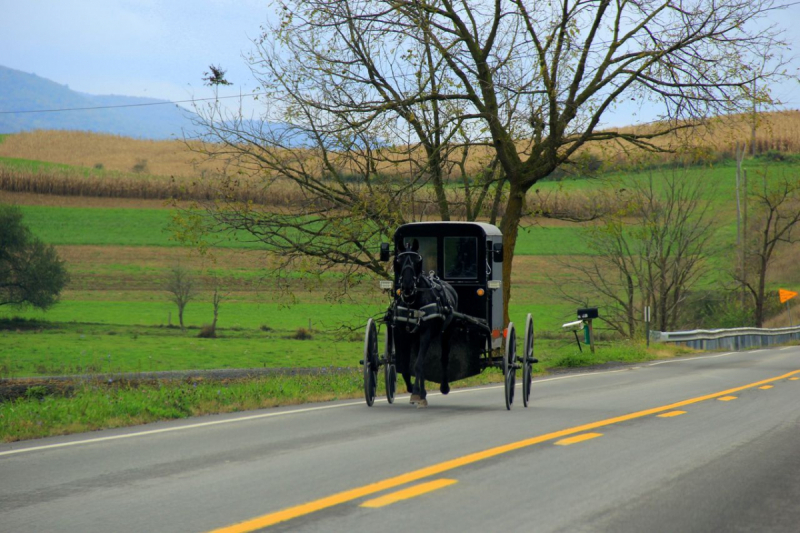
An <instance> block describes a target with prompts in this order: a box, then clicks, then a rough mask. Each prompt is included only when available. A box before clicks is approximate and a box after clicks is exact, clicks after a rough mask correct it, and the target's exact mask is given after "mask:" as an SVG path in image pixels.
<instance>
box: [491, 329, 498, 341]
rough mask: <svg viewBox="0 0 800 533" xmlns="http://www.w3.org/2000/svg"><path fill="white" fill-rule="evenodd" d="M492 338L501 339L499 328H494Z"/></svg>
mask: <svg viewBox="0 0 800 533" xmlns="http://www.w3.org/2000/svg"><path fill="white" fill-rule="evenodd" d="M492 338H493V339H499V338H500V330H499V329H493V330H492Z"/></svg>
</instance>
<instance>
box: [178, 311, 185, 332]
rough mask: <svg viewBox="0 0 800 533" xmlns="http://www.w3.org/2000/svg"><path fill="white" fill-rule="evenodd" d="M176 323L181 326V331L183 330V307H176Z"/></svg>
mask: <svg viewBox="0 0 800 533" xmlns="http://www.w3.org/2000/svg"><path fill="white" fill-rule="evenodd" d="M178 323H179V324H180V325H181V329H185V328H184V327H183V307H178Z"/></svg>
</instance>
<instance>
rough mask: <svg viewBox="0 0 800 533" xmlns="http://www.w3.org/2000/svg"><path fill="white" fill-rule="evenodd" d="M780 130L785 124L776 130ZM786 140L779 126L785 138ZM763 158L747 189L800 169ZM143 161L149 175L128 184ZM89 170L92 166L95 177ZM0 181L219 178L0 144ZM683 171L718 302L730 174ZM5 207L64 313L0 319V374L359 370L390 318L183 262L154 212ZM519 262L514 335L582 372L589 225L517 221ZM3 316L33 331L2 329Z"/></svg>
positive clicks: (649, 173) (219, 267)
mask: <svg viewBox="0 0 800 533" xmlns="http://www.w3.org/2000/svg"><path fill="white" fill-rule="evenodd" d="M794 118H795V117H793V116H792V117H790V119H792V120H793V119H794ZM798 122H800V121H798ZM790 123H791V120H789V119H787V122H786V124H790ZM787 128H788V129H787ZM790 130H791V128H790V127H789V126H784V129H783V130H782V131H783V132H784V133H785V132H786V131H790ZM765 135H766V133H765ZM776 135H777V134H776ZM780 138H782V137H780V136H779V135H778V136H776V137H775V143H773V144H775V145H776V146H777V145H778V144H780V142H779V141H780ZM765 146H766V145H765ZM784 147H786V146H784ZM712 159H713V160H714V161H717V160H718V158H712ZM770 159H780V158H776V157H772V158H763V157H762V158H757V159H752V158H751V159H748V160H746V162H745V166H746V168H747V169H748V171H749V172H750V174H749V176H750V177H751V179H753V180H757V179H760V178H759V177H758V176H759V175H758V172H759V171H760V170H761V169H763V168H765V167H766V165H767V164H769V168H770V172H789V173H798V172H800V163H799V162H797V161H796V160H794V159H793V158H791V157H789V158H788V159H789V160H788V161H782V162H781V161H771V160H770ZM784 159H786V158H784ZM142 162H144V163H145V164H144V169H140V170H142V171H140V172H132V168H133V167H134V166H136V165H137V164H141V163H142ZM99 166H102V168H95V167H99ZM0 168H5V169H11V170H12V171H14V172H20V173H22V174H19V175H20V176H22V178H21V179H26V176H28V175H35V176H39V177H41V178H42V179H43V180H45V181H46V180H47V179H49V177H50V176H56V175H60V176H64V175H68V176H78V177H79V178H80V179H82V180H85V181H86V182H87V183H90V184H91V183H100V182H103V183H105V184H107V185H108V187H111V188H112V189H113V188H115V187H122V184H123V183H124V184H126V185H125V187H128V186H130V187H132V188H135V187H137V185H136V184H137V183H139V184H144V183H154V182H158V183H162V184H163V183H167V182H168V181H169V180H168V178H164V177H163V176H169V175H174V176H183V177H185V179H187V180H188V179H191V177H192V176H197V175H198V174H199V173H202V172H205V171H213V169H212V168H206V170H204V167H203V166H199V165H197V164H196V162H195V161H194V155H193V154H192V153H190V152H187V151H186V150H185V146H183V145H182V144H181V143H176V142H151V141H135V140H132V139H125V138H121V137H115V136H98V135H91V134H83V133H74V132H73V133H65V132H34V133H30V134H20V135H11V136H5V138H4V139H0ZM672 171H673V170H671V169H670V166H669V165H664V164H663V163H659V162H658V161H656V162H652V161H651V162H650V163H648V167H647V168H644V167H638V168H635V167H633V168H632V169H629V170H627V171H625V172H622V171H614V172H605V173H603V172H601V173H600V174H598V175H595V176H594V178H593V179H567V180H563V181H557V182H556V181H549V182H541V183H539V184H537V187H536V188H535V189H534V190H533V191H531V192H530V196H529V202H533V201H534V200H535V196H536V195H537V194H539V195H542V196H544V195H548V194H551V195H552V194H558V195H562V196H563V195H566V196H567V197H569V196H570V195H572V196H573V197H574V198H590V197H591V196H592V195H593V194H596V193H597V192H598V191H601V190H611V191H613V192H614V194H618V195H620V197H624V195H625V193H626V192H625V191H626V190H628V189H629V188H630V184H631V183H633V182H636V181H642V180H647V179H650V178H651V177H654V179H656V182H657V183H658V179H659V176H663V175H664V173H666V172H672ZM678 172H686V173H687V174H688V177H689V179H691V180H696V181H700V182H702V183H704V184H706V185H707V186H708V188H707V192H706V195H707V196H706V197H707V199H709V200H710V201H712V202H713V205H714V213H715V217H716V219H717V221H718V225H719V229H718V231H717V233H716V235H715V238H714V244H713V246H714V254H713V255H712V257H711V258H710V260H709V265H710V267H711V268H710V271H711V275H710V276H709V277H708V278H707V279H706V281H705V285H704V286H705V287H708V288H714V287H716V286H718V285H719V284H720V283H721V282H723V281H725V279H724V278H725V276H726V274H725V272H726V269H727V268H728V266H729V263H730V257H729V250H730V249H731V246H732V245H733V243H734V242H735V238H736V227H735V212H736V206H735V188H734V186H735V166H734V165H733V163H732V162H730V161H725V160H724V159H723V160H722V162H714V163H713V164H700V165H696V166H692V167H690V168H688V169H686V170H679V171H678ZM25 173H28V174H25ZM160 176H161V177H160ZM126 180H127V181H126ZM751 183H752V182H751ZM129 184H130V185H129ZM87 193H88V194H91V188H87V189H86V190H85V191H84V192H81V194H87ZM287 198H288V197H287ZM0 201H6V202H13V203H19V204H20V205H21V206H22V209H23V212H24V216H25V221H26V223H27V224H28V225H29V226H30V228H31V229H32V231H33V232H34V234H36V235H37V236H39V237H40V238H41V239H42V240H44V241H45V242H47V243H50V244H54V245H56V246H57V248H58V250H59V254H60V255H61V256H62V257H63V258H65V260H66V261H67V263H68V268H69V270H70V272H71V275H72V282H71V284H70V286H69V290H68V291H66V292H65V294H64V295H63V298H62V302H61V303H60V304H58V305H56V306H55V307H54V308H53V309H51V310H50V311H48V312H46V313H43V312H40V311H33V310H25V311H19V310H10V309H7V308H5V307H2V308H0V319H3V320H5V322H2V323H0V336H1V337H2V343H0V346H2V347H0V374H3V375H22V374H49V373H60V372H81V371H87V370H89V371H98V372H99V371H103V372H105V371H108V370H114V371H143V370H166V369H178V368H180V369H188V368H214V367H241V366H320V365H323V366H351V367H352V366H357V361H358V359H359V358H360V352H361V349H362V347H361V342H362V339H361V336H362V331H361V329H362V327H363V324H364V322H365V321H366V319H367V318H368V317H370V316H376V315H379V314H380V313H381V312H382V311H383V310H384V309H385V306H386V300H385V296H384V295H382V294H381V293H380V292H379V291H378V290H377V288H376V286H375V285H376V282H375V281H374V280H372V281H366V282H365V283H364V284H363V285H362V286H360V287H357V288H355V289H354V290H353V291H351V293H350V294H349V295H348V297H347V298H346V299H345V300H344V301H343V302H342V303H334V302H331V301H329V300H328V299H327V297H326V290H325V285H326V284H328V285H330V284H332V283H335V281H336V279H337V278H336V274H335V273H331V274H329V275H328V277H327V278H326V279H325V280H324V282H323V283H322V284H319V283H317V284H315V283H314V282H313V280H308V279H301V276H294V277H293V278H292V279H290V280H289V281H288V283H289V284H288V286H287V287H284V289H287V290H288V292H286V291H284V290H283V289H281V290H278V287H277V286H276V278H275V274H274V272H273V270H272V268H273V266H272V265H273V263H272V262H271V260H270V259H269V257H267V256H265V255H264V254H263V249H262V247H261V246H259V245H258V243H254V242H252V239H250V238H249V237H248V236H247V235H244V234H239V235H235V236H226V237H225V238H223V239H222V241H221V242H220V243H219V246H218V247H217V249H216V250H215V254H214V260H213V261H212V260H211V259H208V258H201V257H198V256H196V255H192V254H190V253H189V251H187V250H185V249H183V248H182V247H180V246H178V245H177V243H176V242H174V241H173V240H171V231H170V229H169V221H170V209H168V208H167V207H166V205H165V204H164V203H163V202H162V201H158V200H141V201H133V200H126V199H117V198H106V197H103V198H95V197H92V196H80V195H74V196H71V197H55V196H48V195H42V194H36V195H32V194H20V193H8V192H0ZM286 201H288V202H290V201H291V200H290V199H289V200H286ZM516 252H517V256H516V259H515V262H514V274H513V278H512V282H513V293H512V301H511V303H510V310H511V318H512V321H514V322H515V323H517V324H521V323H523V322H524V318H525V315H526V314H527V313H528V312H531V313H533V315H534V317H535V320H536V323H537V331H538V332H539V337H540V341H539V344H537V350H540V351H539V352H538V353H539V356H540V358H541V359H542V360H543V361H544V365H545V366H554V365H556V366H557V365H571V364H579V363H580V362H581V361H583V362H587V361H590V360H591V359H581V357H586V356H585V355H581V354H580V352H578V350H577V348H576V347H575V345H574V340H572V339H570V337H569V336H568V335H565V334H563V333H561V331H560V324H561V323H563V322H566V321H569V320H572V319H573V316H574V312H575V306H574V305H572V304H568V303H566V302H565V301H564V300H563V298H562V296H561V295H560V294H559V292H558V290H557V285H558V284H559V280H562V279H564V264H567V263H571V262H575V261H582V260H585V259H586V258H587V257H588V256H589V254H591V253H593V252H592V251H591V250H590V248H589V247H588V246H587V245H586V241H585V235H584V226H582V225H580V224H572V223H563V222H556V221H550V220H546V219H530V220H527V221H526V226H525V227H524V228H523V229H522V230H521V231H520V236H519V240H518V243H517V249H516ZM175 264H183V265H185V266H188V268H190V270H191V271H192V272H193V273H194V274H195V276H197V279H198V283H200V284H201V286H202V292H201V293H200V294H199V295H198V297H197V299H196V300H195V301H194V302H191V303H190V304H189V306H188V307H187V312H186V321H187V324H188V325H189V326H190V328H189V329H187V330H186V331H185V332H182V331H180V330H179V329H175V328H174V327H169V326H170V322H171V324H172V325H173V326H174V325H175V323H176V322H177V318H176V316H177V311H176V309H175V307H174V305H172V304H170V303H169V301H168V298H167V294H166V293H165V292H164V291H163V290H162V287H163V280H164V277H165V275H166V274H167V272H168V270H169V269H170V268H171V267H172V266H173V265H175ZM793 264H795V263H794V260H793V259H792V254H791V253H785V254H783V255H781V256H780V257H779V261H778V263H776V265H778V267H777V268H776V269H775V270H774V272H773V275H772V277H771V278H770V279H769V283H770V286H771V287H778V286H783V285H784V284H790V283H794V282H800V280H798V279H797V276H796V275H793V274H792V273H793V272H794V271H795V269H793V267H792V265H793ZM781 265H783V266H781ZM212 276H213V277H214V278H216V279H217V280H218V281H219V282H221V283H222V284H223V285H224V287H226V290H227V291H228V292H227V293H226V299H225V300H224V301H223V304H222V307H221V309H220V319H219V320H220V321H219V328H220V330H219V333H220V338H218V339H198V338H197V337H196V335H197V333H198V331H199V329H198V328H199V327H200V326H202V324H204V323H208V322H210V321H211V317H212V310H211V304H210V298H211V297H210V293H209V289H210V283H211V281H212ZM789 287H791V285H789ZM601 312H602V310H601ZM13 316H17V317H19V318H21V319H24V320H33V321H34V322H33V323H29V322H18V321H13V320H10V319H11V318H12V317H13ZM309 319H311V322H312V324H311V327H312V329H313V332H312V335H311V336H312V338H311V339H309V340H298V339H295V338H294V337H295V336H297V333H298V330H300V329H301V328H304V329H308V327H309V323H308V322H309ZM603 346H604V350H606V355H610V356H611V357H616V358H622V359H624V358H626V357H628V355H625V354H629V352H626V351H625V350H622V351H619V350H618V348H612V346H616V345H613V344H609V343H607V342H606V341H604V340H603V341H601V347H603ZM635 351H636V350H634V352H635ZM630 353H632V352H630ZM636 353H639V352H636ZM640 356H642V355H641V354H640V355H638V356H636V357H640Z"/></svg>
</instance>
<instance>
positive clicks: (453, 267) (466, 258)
mask: <svg viewBox="0 0 800 533" xmlns="http://www.w3.org/2000/svg"><path fill="white" fill-rule="evenodd" d="M444 277H445V278H446V279H477V277H478V239H477V238H476V237H445V238H444Z"/></svg>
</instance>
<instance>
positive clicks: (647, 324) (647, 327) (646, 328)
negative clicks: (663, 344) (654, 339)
mask: <svg viewBox="0 0 800 533" xmlns="http://www.w3.org/2000/svg"><path fill="white" fill-rule="evenodd" d="M644 335H645V338H646V339H647V347H648V348H649V347H650V306H649V305H646V306H644Z"/></svg>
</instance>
